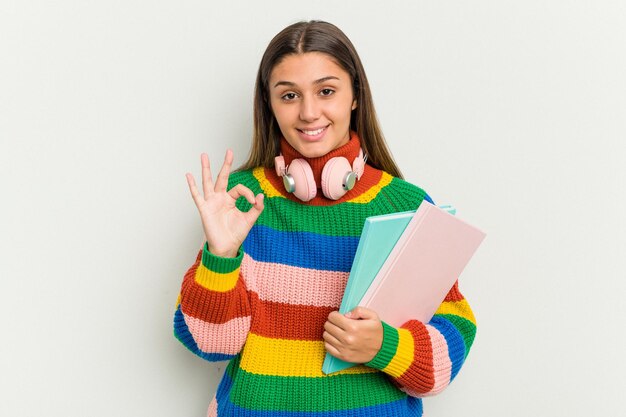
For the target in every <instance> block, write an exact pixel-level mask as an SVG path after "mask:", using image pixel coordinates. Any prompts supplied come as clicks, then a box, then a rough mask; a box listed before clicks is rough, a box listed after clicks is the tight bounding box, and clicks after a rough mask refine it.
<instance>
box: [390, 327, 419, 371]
mask: <svg viewBox="0 0 626 417" xmlns="http://www.w3.org/2000/svg"><path fill="white" fill-rule="evenodd" d="M414 355H415V345H414V342H413V335H412V334H411V332H410V331H409V330H407V329H398V348H397V349H396V354H395V355H394V356H393V358H392V359H391V361H389V363H388V364H387V366H386V367H385V369H383V372H385V373H387V374H389V375H391V376H392V377H394V378H398V377H400V376H401V375H402V374H404V373H405V372H406V370H407V369H409V366H411V364H412V363H413V357H414Z"/></svg>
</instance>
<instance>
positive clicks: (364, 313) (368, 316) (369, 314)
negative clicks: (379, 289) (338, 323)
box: [346, 307, 378, 320]
mask: <svg viewBox="0 0 626 417" xmlns="http://www.w3.org/2000/svg"><path fill="white" fill-rule="evenodd" d="M346 317H347V318H349V319H352V320H376V319H378V314H376V312H375V311H374V310H370V309H369V308H365V307H356V308H355V309H354V310H352V311H350V312H349V313H346Z"/></svg>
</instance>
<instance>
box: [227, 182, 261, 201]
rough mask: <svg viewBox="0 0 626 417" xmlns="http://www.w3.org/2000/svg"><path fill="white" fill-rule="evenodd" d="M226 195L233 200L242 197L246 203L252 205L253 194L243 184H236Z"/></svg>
mask: <svg viewBox="0 0 626 417" xmlns="http://www.w3.org/2000/svg"><path fill="white" fill-rule="evenodd" d="M228 195H229V196H231V197H232V199H233V200H237V199H238V198H239V197H244V198H245V199H246V200H247V201H248V203H250V204H252V205H254V203H255V200H254V193H253V192H252V190H251V189H249V188H248V187H246V186H245V185H243V184H237V185H235V186H234V187H233V188H231V189H230V191H229V192H228Z"/></svg>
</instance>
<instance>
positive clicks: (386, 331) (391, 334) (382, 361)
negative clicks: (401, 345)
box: [365, 321, 400, 370]
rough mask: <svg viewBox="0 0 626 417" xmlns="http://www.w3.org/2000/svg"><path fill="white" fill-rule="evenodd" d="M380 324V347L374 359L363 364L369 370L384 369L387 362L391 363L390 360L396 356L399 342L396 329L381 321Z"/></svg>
mask: <svg viewBox="0 0 626 417" xmlns="http://www.w3.org/2000/svg"><path fill="white" fill-rule="evenodd" d="M381 323H382V325H383V343H382V346H381V347H380V350H379V351H378V353H377V354H376V356H374V359H372V360H371V361H369V362H367V363H366V364H365V365H367V366H369V367H370V368H374V369H378V370H383V369H385V367H387V365H388V364H389V362H391V359H393V357H394V356H395V355H396V351H397V350H398V341H399V340H400V338H399V336H398V329H396V328H395V327H392V326H390V325H388V324H387V323H385V322H384V321H381Z"/></svg>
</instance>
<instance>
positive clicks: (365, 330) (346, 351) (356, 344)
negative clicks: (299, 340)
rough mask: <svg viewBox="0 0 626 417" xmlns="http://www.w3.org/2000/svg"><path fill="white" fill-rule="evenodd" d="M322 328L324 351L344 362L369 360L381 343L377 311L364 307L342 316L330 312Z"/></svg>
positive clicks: (364, 361) (381, 335) (335, 312)
mask: <svg viewBox="0 0 626 417" xmlns="http://www.w3.org/2000/svg"><path fill="white" fill-rule="evenodd" d="M324 330H325V331H324V335H323V337H324V347H325V348H326V351H327V352H328V353H330V354H331V355H333V356H334V357H336V358H339V359H341V360H344V361H347V362H353V363H366V362H369V361H371V360H372V359H374V356H376V354H377V353H378V351H379V350H380V348H381V346H382V344H383V325H382V323H381V321H380V319H379V318H378V314H376V312H375V311H373V310H370V309H368V308H365V307H357V308H355V309H354V310H352V311H351V312H349V313H346V315H345V316H344V315H343V314H341V313H339V312H338V311H333V312H332V313H330V314H329V315H328V321H326V323H325V324H324Z"/></svg>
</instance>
